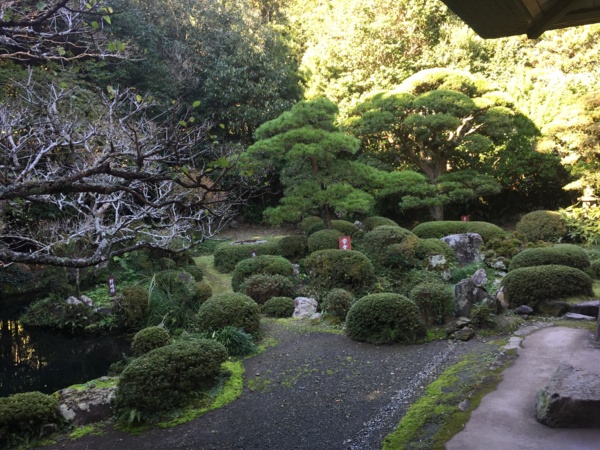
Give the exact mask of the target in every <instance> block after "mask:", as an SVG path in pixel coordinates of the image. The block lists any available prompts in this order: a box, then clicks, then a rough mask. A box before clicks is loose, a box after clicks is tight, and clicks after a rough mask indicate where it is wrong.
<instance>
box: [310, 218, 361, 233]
mask: <svg viewBox="0 0 600 450" xmlns="http://www.w3.org/2000/svg"><path fill="white" fill-rule="evenodd" d="M324 229H325V222H318V223H315V224H313V225H311V226H310V227H309V228H308V229H307V230H306V232H305V234H306V235H307V236H312V235H313V234H315V233H316V232H317V231H321V230H324ZM331 229H333V230H338V231H339V232H340V233H342V236H355V235H356V234H357V233H358V232H359V231H360V230H359V228H358V227H357V226H356V225H354V224H353V223H352V222H348V221H347V220H332V221H331Z"/></svg>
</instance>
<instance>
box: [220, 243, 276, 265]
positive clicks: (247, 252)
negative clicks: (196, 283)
mask: <svg viewBox="0 0 600 450" xmlns="http://www.w3.org/2000/svg"><path fill="white" fill-rule="evenodd" d="M279 252H280V250H279V243H278V242H277V241H275V240H273V241H267V242H264V243H257V242H249V243H243V244H236V243H231V242H229V243H225V244H221V245H219V246H218V247H217V248H215V253H214V265H215V269H217V270H218V271H219V272H222V273H227V272H231V271H232V270H233V269H235V266H236V264H237V263H239V262H240V261H241V260H243V259H247V258H251V257H252V256H253V255H255V256H260V255H279Z"/></svg>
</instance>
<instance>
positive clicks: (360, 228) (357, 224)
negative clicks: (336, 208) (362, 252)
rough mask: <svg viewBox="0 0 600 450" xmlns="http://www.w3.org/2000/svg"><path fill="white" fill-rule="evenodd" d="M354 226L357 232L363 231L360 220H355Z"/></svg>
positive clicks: (363, 227)
mask: <svg viewBox="0 0 600 450" xmlns="http://www.w3.org/2000/svg"><path fill="white" fill-rule="evenodd" d="M354 225H356V228H358V229H359V230H364V229H365V226H364V225H363V223H362V222H361V221H360V220H355V221H354Z"/></svg>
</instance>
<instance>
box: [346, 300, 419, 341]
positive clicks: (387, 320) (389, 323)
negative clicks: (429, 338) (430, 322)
mask: <svg viewBox="0 0 600 450" xmlns="http://www.w3.org/2000/svg"><path fill="white" fill-rule="evenodd" d="M346 331H347V333H348V336H349V337H350V338H351V339H354V340H357V341H364V342H369V343H371V344H391V343H394V342H403V343H410V342H414V341H416V340H417V339H418V338H420V337H422V336H423V335H424V334H425V327H424V326H423V323H422V322H421V318H420V317H419V308H418V307H417V305H415V303H414V302H413V301H411V300H409V299H408V298H406V297H404V296H402V295H399V294H390V293H383V294H371V295H367V296H365V297H362V298H361V299H359V300H358V301H357V302H356V303H354V305H352V307H351V308H350V311H348V315H347V316H346Z"/></svg>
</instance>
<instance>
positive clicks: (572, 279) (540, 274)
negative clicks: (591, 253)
mask: <svg viewBox="0 0 600 450" xmlns="http://www.w3.org/2000/svg"><path fill="white" fill-rule="evenodd" d="M502 285H503V286H504V295H505V298H506V300H507V301H508V303H509V305H510V306H511V307H513V308H515V307H517V306H520V305H528V306H531V307H532V308H534V309H535V308H536V307H537V305H538V304H539V303H541V302H544V301H547V300H558V299H562V298H566V297H569V296H572V295H589V296H591V295H593V294H594V292H593V290H592V279H591V278H590V277H589V276H588V275H587V274H585V273H583V272H582V271H581V270H579V269H575V268H573V267H567V266H557V265H549V266H536V267H523V268H521V269H515V270H512V271H510V272H509V273H508V274H507V275H506V277H504V279H503V280H502Z"/></svg>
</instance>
